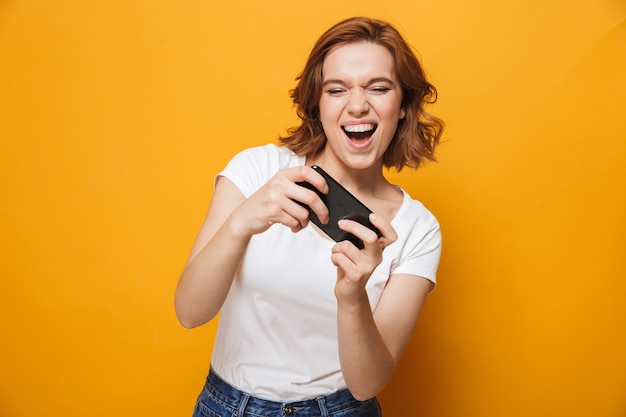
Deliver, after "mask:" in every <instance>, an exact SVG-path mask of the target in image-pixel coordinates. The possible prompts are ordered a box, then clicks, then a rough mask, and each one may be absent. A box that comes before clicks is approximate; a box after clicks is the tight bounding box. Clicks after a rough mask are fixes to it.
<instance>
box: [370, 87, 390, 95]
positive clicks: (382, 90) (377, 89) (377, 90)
mask: <svg viewBox="0 0 626 417" xmlns="http://www.w3.org/2000/svg"><path fill="white" fill-rule="evenodd" d="M390 90H391V88H389V87H372V88H370V91H372V93H375V94H385V93H387V92H388V91H390Z"/></svg>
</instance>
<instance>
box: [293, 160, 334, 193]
mask: <svg viewBox="0 0 626 417" xmlns="http://www.w3.org/2000/svg"><path fill="white" fill-rule="evenodd" d="M286 175H287V177H288V178H289V179H290V180H291V181H292V182H308V183H309V184H311V185H312V186H313V187H315V188H316V189H317V190H319V191H320V192H321V193H322V194H327V193H328V184H327V183H326V180H325V179H324V177H322V175H321V174H320V173H319V172H317V171H315V170H314V169H313V168H311V167H310V166H306V165H305V166H300V167H295V168H293V169H290V170H287V171H286Z"/></svg>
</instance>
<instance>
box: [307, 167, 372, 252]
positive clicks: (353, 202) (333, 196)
mask: <svg viewBox="0 0 626 417" xmlns="http://www.w3.org/2000/svg"><path fill="white" fill-rule="evenodd" d="M311 168H313V169H314V170H316V171H317V172H319V173H320V174H321V175H322V176H323V177H324V179H325V180H326V183H327V184H328V194H323V193H322V192H320V191H319V190H318V189H317V188H315V187H314V186H313V185H311V184H309V183H308V182H298V183H297V184H298V185H301V186H303V187H306V188H308V189H309V190H313V191H315V192H316V193H317V195H319V196H320V198H321V199H322V201H323V202H324V204H326V207H328V212H329V217H330V220H329V222H328V223H326V224H324V223H322V222H321V221H320V219H319V218H318V217H317V215H316V214H315V213H314V212H313V210H311V208H310V207H308V206H307V205H306V204H302V203H299V204H301V205H302V206H303V207H306V208H307V209H308V210H309V219H310V220H311V221H312V222H313V223H314V224H315V225H316V226H317V227H319V228H320V229H321V230H322V231H323V232H324V233H326V234H327V235H328V236H329V237H330V238H331V239H333V240H334V241H335V242H341V241H342V240H349V241H350V242H352V243H353V244H354V245H355V246H356V247H357V248H359V249H363V247H364V245H363V241H362V240H361V239H359V238H358V237H356V236H354V235H353V234H352V233H347V232H345V231H343V230H341V229H340V228H339V226H338V225H337V222H339V220H341V219H350V220H354V221H356V222H358V223H361V224H362V225H363V226H365V227H367V228H369V229H371V230H373V231H374V232H376V234H377V235H378V237H381V236H382V234H381V233H380V231H379V230H378V229H377V228H376V226H374V225H373V224H372V223H371V222H370V220H369V215H370V213H371V212H372V211H371V210H370V209H368V208H367V207H366V206H365V205H364V204H363V203H361V202H360V201H359V200H358V199H357V198H356V197H355V196H353V195H352V194H350V192H349V191H348V190H346V189H345V188H343V186H342V185H341V184H339V183H338V182H337V181H335V179H334V178H333V177H331V176H330V175H328V174H327V173H326V171H324V170H323V169H322V168H320V167H319V166H317V165H313V166H312V167H311Z"/></svg>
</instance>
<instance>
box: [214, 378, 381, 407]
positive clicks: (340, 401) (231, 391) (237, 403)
mask: <svg viewBox="0 0 626 417" xmlns="http://www.w3.org/2000/svg"><path fill="white" fill-rule="evenodd" d="M206 389H207V390H208V391H209V392H210V393H211V394H212V395H214V396H215V398H216V399H218V400H219V401H221V402H223V403H225V404H228V405H230V406H231V407H232V408H234V409H237V410H238V411H239V412H238V415H239V416H243V415H258V416H265V415H271V416H274V415H276V416H294V417H307V416H328V415H332V414H333V413H337V412H339V411H344V410H348V409H351V408H356V407H359V406H361V405H362V404H363V402H361V401H358V400H357V399H355V398H354V397H353V396H352V394H350V391H348V390H347V389H344V390H340V391H337V392H334V393H332V394H329V395H323V396H319V397H316V398H313V399H309V400H302V401H294V402H288V403H281V402H277V401H270V400H265V399H262V398H258V397H254V396H252V395H250V394H248V393H246V392H243V391H240V390H238V389H237V388H235V387H233V386H231V385H230V384H229V383H227V382H226V381H224V380H222V379H221V378H220V377H219V376H218V375H217V374H216V373H215V372H214V371H213V369H211V370H210V372H209V376H208V377H207V383H206ZM372 400H373V401H375V399H372Z"/></svg>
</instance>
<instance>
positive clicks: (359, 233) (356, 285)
mask: <svg viewBox="0 0 626 417" xmlns="http://www.w3.org/2000/svg"><path fill="white" fill-rule="evenodd" d="M369 219H370V221H371V222H372V224H373V225H374V226H376V227H377V228H378V230H379V231H380V232H381V234H382V236H381V237H380V238H379V237H378V235H377V234H376V232H374V231H373V230H371V229H369V228H367V227H365V226H363V225H362V224H360V223H358V222H356V221H353V220H340V221H339V228H340V229H341V230H343V231H345V232H348V233H352V234H353V235H355V236H356V237H358V238H359V239H361V240H362V241H363V244H364V247H363V249H360V250H359V249H358V248H357V247H356V246H355V245H354V244H353V243H352V242H350V241H347V240H344V241H342V242H338V243H337V244H336V245H335V246H333V249H332V254H331V260H332V262H333V264H334V265H335V266H336V267H337V283H336V284H335V296H336V297H337V298H338V299H341V300H345V301H348V302H350V301H355V302H356V301H358V300H359V299H360V297H362V296H363V294H364V292H365V284H367V281H368V280H369V278H370V276H371V275H372V273H373V272H374V269H376V267H377V266H378V265H379V264H380V263H381V261H382V259H383V250H384V249H385V248H386V247H387V246H389V245H391V244H392V243H393V242H395V241H396V239H397V237H398V235H397V234H396V231H395V230H394V228H393V227H392V226H391V224H390V223H389V222H388V221H387V220H385V219H383V218H382V217H381V216H379V215H376V214H374V213H372V214H370V217H369Z"/></svg>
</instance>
